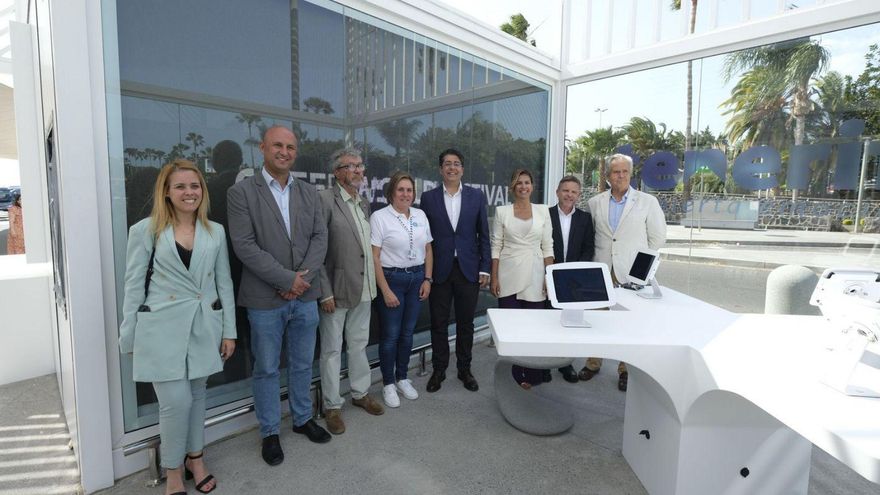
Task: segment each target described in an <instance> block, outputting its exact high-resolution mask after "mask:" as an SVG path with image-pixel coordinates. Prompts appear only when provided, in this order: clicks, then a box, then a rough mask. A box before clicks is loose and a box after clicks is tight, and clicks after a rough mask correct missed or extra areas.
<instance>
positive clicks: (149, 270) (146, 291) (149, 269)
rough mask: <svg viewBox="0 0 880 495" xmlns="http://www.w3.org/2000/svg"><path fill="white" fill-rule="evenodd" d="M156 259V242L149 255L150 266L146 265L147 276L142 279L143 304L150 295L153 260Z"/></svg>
mask: <svg viewBox="0 0 880 495" xmlns="http://www.w3.org/2000/svg"><path fill="white" fill-rule="evenodd" d="M155 258H156V242H155V241H154V242H153V251H152V252H151V253H150V264H149V265H147V276H146V277H145V279H144V302H146V301H147V296H149V295H150V279H152V278H153V260H154V259H155Z"/></svg>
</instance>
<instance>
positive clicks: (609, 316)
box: [488, 288, 880, 495]
mask: <svg viewBox="0 0 880 495" xmlns="http://www.w3.org/2000/svg"><path fill="white" fill-rule="evenodd" d="M616 290H617V300H618V305H617V306H615V307H614V308H613V311H589V312H587V321H588V322H589V323H590V324H592V328H570V327H563V326H562V325H561V324H560V312H559V311H557V310H518V309H489V310H488V314H489V325H490V328H491V329H492V333H493V335H494V338H495V343H496V349H497V352H498V354H499V355H500V356H544V357H572V358H578V357H588V356H596V357H606V358H610V359H617V360H622V361H625V362H626V363H627V365H628V367H629V387H628V391H627V397H626V411H625V414H624V433H623V434H624V438H623V455H624V457H625V458H626V460H627V462H629V464H630V466H631V467H632V468H633V471H634V472H635V473H636V475H637V476H638V477H639V480H640V481H641V482H642V484H643V485H644V486H645V488H646V489H647V490H648V492H649V493H651V494H655V495H656V494H679V495H682V494H688V495H690V494H694V495H706V494H749V495H752V494H764V493H766V494H774V495H776V494H783V493H792V494H806V493H807V485H808V483H809V469H810V450H811V447H810V444H811V443H812V444H815V445H817V446H818V447H819V448H821V449H823V450H825V451H826V452H828V453H829V454H831V455H832V456H834V457H836V458H837V459H839V460H840V461H841V462H843V463H845V464H847V465H848V466H850V467H851V468H852V469H854V470H855V471H856V472H858V473H859V474H861V475H862V476H864V477H865V478H867V479H868V480H870V481H872V482H874V483H880V399H870V398H862V397H850V396H847V395H844V394H841V393H840V392H837V391H836V390H834V389H832V388H830V387H828V386H826V385H823V384H822V383H820V382H819V375H820V372H821V371H822V366H823V357H824V352H825V351H824V348H823V343H824V342H825V338H826V337H827V335H828V334H829V333H830V332H831V330H830V329H829V328H828V327H827V325H826V324H825V322H824V320H823V319H822V318H821V317H818V316H777V315H738V314H735V313H731V312H729V311H726V310H723V309H721V308H718V307H716V306H713V305H711V304H707V303H705V302H702V301H700V300H698V299H694V298H692V297H690V296H686V295H684V294H681V293H679V292H676V291H673V290H671V289H666V288H664V289H663V295H664V297H663V298H662V299H653V300H652V299H643V298H641V297H638V296H637V295H635V293H634V292H632V291H628V290H625V289H616Z"/></svg>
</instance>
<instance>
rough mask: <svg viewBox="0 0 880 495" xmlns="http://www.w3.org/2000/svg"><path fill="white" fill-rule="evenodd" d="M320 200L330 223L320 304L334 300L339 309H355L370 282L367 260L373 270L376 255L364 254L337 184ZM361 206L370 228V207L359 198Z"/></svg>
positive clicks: (326, 219)
mask: <svg viewBox="0 0 880 495" xmlns="http://www.w3.org/2000/svg"><path fill="white" fill-rule="evenodd" d="M318 198H319V199H320V201H321V207H322V208H323V211H324V220H325V221H326V222H327V257H326V258H325V259H324V270H322V271H321V276H320V278H319V280H320V283H321V300H322V301H323V300H325V299H327V298H330V297H332V298H333V299H334V303H335V304H336V306H337V307H339V308H348V309H350V308H354V307H355V306H357V305H358V304H360V302H361V295H362V294H363V290H364V283H366V281H367V279H368V276H367V274H365V273H364V259H368V260H369V261H370V262H369V265H370V266H372V264H373V258H372V256H373V252H372V251H369V252H366V253H365V252H364V248H363V244H362V243H361V234H360V230H359V229H358V225H357V220H355V218H354V217H353V216H352V215H351V210H350V209H349V207H348V205H347V204H345V201H344V200H343V199H342V194H341V193H340V192H339V185H338V184H336V185H334V186H333V187H332V188H330V189H324V190H323V191H320V192H318ZM359 204H360V207H361V210H363V212H364V216H365V217H366V218H367V223H368V224H369V219H370V203H369V202H367V200H366V199H365V198H364V197H363V196H360V197H359ZM367 233H368V234H369V227H368V229H367ZM367 242H368V243H369V242H370V239H367Z"/></svg>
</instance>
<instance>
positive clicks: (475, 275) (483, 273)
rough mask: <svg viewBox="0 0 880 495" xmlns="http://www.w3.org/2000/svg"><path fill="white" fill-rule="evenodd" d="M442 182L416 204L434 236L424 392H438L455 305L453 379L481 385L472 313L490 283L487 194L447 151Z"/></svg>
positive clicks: (454, 153) (459, 157)
mask: <svg viewBox="0 0 880 495" xmlns="http://www.w3.org/2000/svg"><path fill="white" fill-rule="evenodd" d="M439 162H440V175H441V176H442V177H443V184H442V185H441V186H438V187H436V188H434V189H432V190H430V191H426V192H425V193H424V194H422V200H421V204H420V207H421V209H422V210H423V211H424V212H425V214H426V215H427V216H428V222H429V224H430V225H431V235H432V236H433V237H434V241H433V249H432V250H433V252H434V273H433V275H434V280H433V282H432V284H433V285H432V286H431V295H430V296H429V298H428V305H429V308H430V310H431V346H432V348H433V354H434V357H433V359H432V361H433V365H434V372H433V374H432V375H431V378H430V379H429V380H428V386H427V390H428V392H436V391H438V390H440V385H441V383H443V380H445V379H446V367H447V366H449V330H448V327H449V312H450V310H451V309H452V305H453V304H455V334H456V339H455V358H456V365H457V367H458V379H459V380H461V381H462V383H463V384H464V387H465V388H466V389H468V390H470V391H472V392H475V391H477V390H478V389H479V388H480V387H479V385H478V384H477V380H476V379H475V378H474V375H473V374H471V347H473V344H474V312H475V311H476V308H477V298H478V297H479V293H480V287H486V286H488V285H489V268H490V263H491V251H490V248H489V220H488V217H487V212H486V210H487V206H486V203H487V201H486V195H485V194H483V192H482V191H480V190H479V189H476V188H473V187H469V186H466V185H464V184H462V183H461V177H462V175H463V174H464V156H463V155H462V154H461V152H460V151H458V150H455V149H451V148H450V149H447V150H444V151H443V152H442V153H440V160H439Z"/></svg>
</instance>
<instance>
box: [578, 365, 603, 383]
mask: <svg viewBox="0 0 880 495" xmlns="http://www.w3.org/2000/svg"><path fill="white" fill-rule="evenodd" d="M598 373H599V370H596V371H593V370H591V369H590V368H587V367H586V366H584V367H583V368H581V371H580V373H578V379H580V380H581V381H582V382H585V381H588V380H590V379H591V378H593V377H594V376H596V375H597V374H598Z"/></svg>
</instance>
